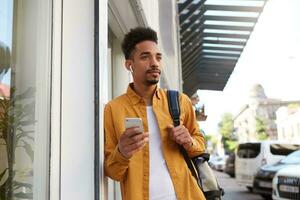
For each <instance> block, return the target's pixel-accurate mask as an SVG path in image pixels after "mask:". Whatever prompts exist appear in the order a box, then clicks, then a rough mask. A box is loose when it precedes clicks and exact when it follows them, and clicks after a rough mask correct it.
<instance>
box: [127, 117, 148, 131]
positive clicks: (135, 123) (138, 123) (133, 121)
mask: <svg viewBox="0 0 300 200" xmlns="http://www.w3.org/2000/svg"><path fill="white" fill-rule="evenodd" d="M131 127H138V128H139V129H140V131H141V133H143V132H144V128H143V121H142V119H141V118H125V128H126V129H127V128H131Z"/></svg>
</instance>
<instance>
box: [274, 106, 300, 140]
mask: <svg viewBox="0 0 300 200" xmlns="http://www.w3.org/2000/svg"><path fill="white" fill-rule="evenodd" d="M276 124H277V132H278V139H279V140H285V141H288V142H291V141H293V142H295V141H297V142H300V106H298V107H292V106H284V107H280V108H279V109H278V110H277V111H276Z"/></svg>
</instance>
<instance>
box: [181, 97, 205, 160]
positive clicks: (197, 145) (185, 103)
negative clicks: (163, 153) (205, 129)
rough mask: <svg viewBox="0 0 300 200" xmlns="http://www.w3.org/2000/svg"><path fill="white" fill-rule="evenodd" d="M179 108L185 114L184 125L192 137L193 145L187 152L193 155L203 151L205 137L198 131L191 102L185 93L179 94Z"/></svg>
mask: <svg viewBox="0 0 300 200" xmlns="http://www.w3.org/2000/svg"><path fill="white" fill-rule="evenodd" d="M181 109H183V110H182V111H183V112H184V114H185V117H184V126H185V127H186V128H187V129H188V130H189V133H190V134H191V136H192V138H193V145H192V146H191V148H189V149H188V150H187V153H188V154H189V156H190V157H195V156H198V155H200V154H201V153H204V151H205V139H204V136H203V134H202V133H201V132H200V128H199V124H198V122H197V119H196V114H195V110H194V108H193V105H192V102H191V101H190V99H189V98H188V97H187V96H186V95H185V94H182V95H181Z"/></svg>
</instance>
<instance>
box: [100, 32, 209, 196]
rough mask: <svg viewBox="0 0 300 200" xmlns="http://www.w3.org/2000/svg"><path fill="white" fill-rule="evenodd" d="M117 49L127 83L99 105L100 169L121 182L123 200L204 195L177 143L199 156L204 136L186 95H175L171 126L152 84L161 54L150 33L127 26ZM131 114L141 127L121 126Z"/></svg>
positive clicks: (159, 91) (162, 95)
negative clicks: (176, 112)
mask: <svg viewBox="0 0 300 200" xmlns="http://www.w3.org/2000/svg"><path fill="white" fill-rule="evenodd" d="M122 49H123V53H124V55H125V59H126V61H125V66H126V68H127V69H128V70H129V71H131V73H132V77H133V83H131V84H129V86H128V89H127V92H126V93H125V94H123V95H121V96H120V97H117V98H116V99H114V100H112V101H110V102H109V103H108V104H107V105H106V107H105V112H104V124H105V164H104V165H105V174H106V175H107V176H109V177H111V178H112V179H114V180H116V181H120V182H121V190H122V198H123V199H125V200H148V199H150V200H176V199H177V200H200V199H205V197H204V195H203V193H202V192H201V190H200V189H199V187H198V185H197V183H196V180H195V179H194V177H193V176H192V175H191V173H190V171H189V169H188V167H187V165H186V163H185V160H184V158H183V156H182V155H181V153H180V151H179V148H178V145H182V146H183V147H184V148H185V149H186V151H187V152H188V154H189V156H191V157H193V156H196V155H199V154H201V153H203V152H204V149H205V146H204V138H203V136H202V135H201V133H200V132H199V127H198V125H197V121H196V119H195V113H194V110H193V108H192V104H191V102H190V100H189V98H188V97H187V96H186V95H183V94H181V95H180V106H181V116H180V121H181V125H180V126H178V127H173V125H172V124H173V123H172V118H171V116H170V114H169V109H168V101H167V96H166V92H165V91H164V90H162V89H159V88H158V86H157V84H158V82H159V78H160V74H161V60H162V53H161V52H160V51H159V50H158V46H157V34H156V32H155V31H153V30H152V29H150V28H143V27H137V28H135V29H131V30H130V32H129V33H127V34H126V35H125V38H124V40H123V43H122ZM132 117H135V118H141V119H142V121H143V127H144V131H145V132H143V133H141V132H140V129H139V128H137V127H133V128H127V129H125V125H124V119H125V118H132Z"/></svg>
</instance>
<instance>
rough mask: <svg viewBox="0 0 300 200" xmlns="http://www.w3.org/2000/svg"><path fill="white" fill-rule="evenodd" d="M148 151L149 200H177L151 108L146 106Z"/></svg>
mask: <svg viewBox="0 0 300 200" xmlns="http://www.w3.org/2000/svg"><path fill="white" fill-rule="evenodd" d="M147 121H148V127H149V137H150V141H149V149H150V177H149V196H150V197H149V198H150V200H177V198H176V194H175V190H174V186H173V183H172V180H171V177H170V174H169V171H168V168H167V164H166V161H165V159H164V157H163V153H162V146H161V145H162V144H161V138H160V130H159V127H158V124H157V119H156V117H155V114H154V112H153V109H152V106H147Z"/></svg>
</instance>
